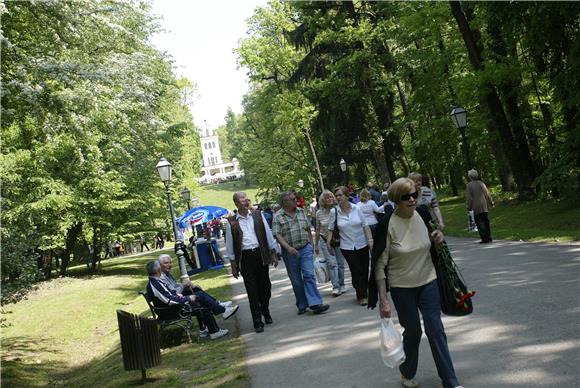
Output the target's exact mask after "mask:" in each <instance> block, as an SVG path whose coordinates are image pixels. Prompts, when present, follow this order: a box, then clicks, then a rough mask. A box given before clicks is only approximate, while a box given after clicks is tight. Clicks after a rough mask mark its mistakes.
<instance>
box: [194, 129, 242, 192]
mask: <svg viewBox="0 0 580 388" xmlns="http://www.w3.org/2000/svg"><path fill="white" fill-rule="evenodd" d="M199 135H200V140H201V154H202V167H201V170H202V171H203V176H202V177H201V178H200V179H199V181H200V182H203V183H209V182H212V181H218V180H225V179H227V178H228V176H234V177H236V178H239V177H240V166H239V163H238V160H237V159H236V158H233V159H232V161H231V162H225V163H224V161H223V160H222V153H221V150H220V143H219V139H218V134H217V132H216V131H215V130H214V129H207V128H203V129H200V130H199Z"/></svg>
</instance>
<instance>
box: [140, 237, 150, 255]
mask: <svg viewBox="0 0 580 388" xmlns="http://www.w3.org/2000/svg"><path fill="white" fill-rule="evenodd" d="M139 239H140V240H141V252H143V247H145V248H147V251H149V247H148V246H147V240H145V236H143V235H140V236H139Z"/></svg>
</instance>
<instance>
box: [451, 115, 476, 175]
mask: <svg viewBox="0 0 580 388" xmlns="http://www.w3.org/2000/svg"><path fill="white" fill-rule="evenodd" d="M451 121H453V124H455V127H456V128H457V129H459V133H461V141H462V142H463V155H464V156H465V164H466V167H467V170H469V169H471V168H473V164H472V163H471V157H470V155H469V144H468V143H467V137H466V135H465V128H467V111H466V110H465V109H463V108H462V107H461V106H456V107H455V108H453V110H452V111H451Z"/></svg>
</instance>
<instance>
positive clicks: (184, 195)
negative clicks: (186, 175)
mask: <svg viewBox="0 0 580 388" xmlns="http://www.w3.org/2000/svg"><path fill="white" fill-rule="evenodd" d="M181 198H183V200H184V201H185V202H187V210H189V209H191V206H189V200H190V199H191V192H190V191H189V189H188V188H187V187H185V188H184V189H183V190H181Z"/></svg>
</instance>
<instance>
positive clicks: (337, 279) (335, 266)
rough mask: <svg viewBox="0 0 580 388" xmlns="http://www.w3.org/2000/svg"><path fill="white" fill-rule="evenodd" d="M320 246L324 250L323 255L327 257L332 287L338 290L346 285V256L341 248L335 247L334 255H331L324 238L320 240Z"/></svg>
mask: <svg viewBox="0 0 580 388" xmlns="http://www.w3.org/2000/svg"><path fill="white" fill-rule="evenodd" d="M319 247H320V250H321V251H322V255H323V256H324V258H325V259H326V265H327V267H328V272H329V273H330V282H331V283H332V288H333V289H334V290H338V289H340V288H341V287H344V256H343V255H342V252H341V251H340V249H337V248H334V252H333V253H334V255H331V254H330V252H328V246H327V245H326V241H324V240H321V241H320V244H319Z"/></svg>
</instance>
